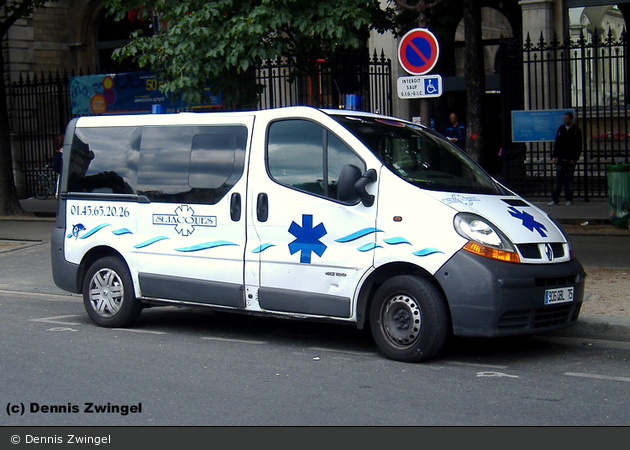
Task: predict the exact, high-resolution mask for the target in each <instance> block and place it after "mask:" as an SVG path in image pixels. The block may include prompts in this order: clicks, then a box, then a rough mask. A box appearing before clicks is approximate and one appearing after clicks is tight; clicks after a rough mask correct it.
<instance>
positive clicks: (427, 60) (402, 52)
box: [397, 28, 442, 125]
mask: <svg viewBox="0 0 630 450" xmlns="http://www.w3.org/2000/svg"><path fill="white" fill-rule="evenodd" d="M439 57H440V44H439V42H438V40H437V38H436V37H435V35H434V34H433V33H431V32H430V31H429V30H428V29H426V28H414V29H413V30H411V31H409V32H408V33H407V34H405V35H404V36H403V37H402V39H401V40H400V44H399V45H398V61H399V62H400V65H401V66H402V68H403V69H405V71H407V72H408V73H409V74H410V75H413V76H411V77H400V78H398V83H397V84H398V97H399V98H401V99H414V98H419V99H421V100H420V116H421V119H420V120H421V121H422V122H423V123H424V125H428V124H429V122H430V117H429V115H430V105H429V102H428V101H427V99H428V98H435V97H439V96H441V95H442V77H441V76H439V75H431V76H427V77H423V75H426V74H428V73H429V72H431V70H433V68H434V67H435V65H436V64H437V62H438V58H439Z"/></svg>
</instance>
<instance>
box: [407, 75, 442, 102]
mask: <svg viewBox="0 0 630 450" xmlns="http://www.w3.org/2000/svg"><path fill="white" fill-rule="evenodd" d="M441 95H442V77H441V76H440V75H424V76H419V77H400V78H398V98H401V99H403V100H405V99H411V98H434V97H439V96H441Z"/></svg>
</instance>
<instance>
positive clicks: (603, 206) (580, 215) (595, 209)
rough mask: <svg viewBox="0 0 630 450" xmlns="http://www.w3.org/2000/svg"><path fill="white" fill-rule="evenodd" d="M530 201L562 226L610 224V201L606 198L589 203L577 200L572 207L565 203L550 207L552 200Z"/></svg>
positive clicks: (592, 200)
mask: <svg viewBox="0 0 630 450" xmlns="http://www.w3.org/2000/svg"><path fill="white" fill-rule="evenodd" d="M529 201H530V202H531V203H533V204H534V205H536V206H538V207H539V208H540V209H542V210H543V211H545V212H546V213H547V214H549V215H550V216H551V217H553V218H554V219H556V220H557V221H558V222H560V223H562V224H567V225H576V224H579V223H582V222H587V221H588V222H590V223H591V224H595V223H608V199H605V198H597V199H591V200H590V201H588V202H585V201H584V200H583V199H576V200H575V201H574V202H573V205H571V206H566V205H565V204H564V203H560V204H559V205H553V206H549V205H548V204H547V203H549V202H550V201H551V200H550V199H546V200H541V199H539V198H537V199H535V200H533V199H530V200H529Z"/></svg>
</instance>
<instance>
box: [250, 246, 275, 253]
mask: <svg viewBox="0 0 630 450" xmlns="http://www.w3.org/2000/svg"><path fill="white" fill-rule="evenodd" d="M271 247H275V245H273V244H263V245H261V246H259V247H256V248H255V249H254V250H252V253H262V252H264V251H265V250H267V249H268V248H271Z"/></svg>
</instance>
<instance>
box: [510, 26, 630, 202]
mask: <svg viewBox="0 0 630 450" xmlns="http://www.w3.org/2000/svg"><path fill="white" fill-rule="evenodd" d="M627 45H628V42H627V40H626V34H625V32H624V33H623V34H622V35H621V36H619V37H618V38H617V37H615V36H613V34H612V32H611V31H609V32H608V34H607V35H603V36H602V35H600V34H597V32H594V33H593V34H592V35H589V36H588V38H587V37H585V36H584V35H581V36H580V37H579V38H578V39H570V38H567V40H566V41H565V42H560V41H559V40H558V39H553V40H552V41H551V42H547V41H545V39H544V38H543V37H542V36H541V38H540V40H539V41H538V43H534V42H533V41H532V40H531V39H530V38H529V36H528V38H527V40H526V42H525V45H524V46H523V47H515V46H513V45H512V46H510V45H506V49H507V50H506V51H505V54H506V56H508V58H509V57H511V58H512V60H515V59H520V60H521V61H522V64H521V66H520V68H519V65H518V64H514V63H512V64H509V65H508V66H509V68H510V69H509V71H507V72H506V73H504V74H503V76H504V77H506V79H508V80H510V79H511V80H518V79H519V78H520V79H522V80H523V82H522V87H523V88H524V89H523V90H522V91H521V90H520V89H518V88H517V89H516V91H517V92H513V93H511V94H507V95H510V96H511V98H512V102H511V107H510V109H523V107H524V109H526V110H543V109H574V110H575V113H576V123H577V125H578V126H579V127H580V128H581V130H582V133H583V137H584V148H583V151H582V157H581V158H580V160H579V162H578V166H577V169H576V196H579V197H583V198H585V199H587V200H588V199H589V198H590V197H605V196H606V195H607V181H606V165H608V164H613V163H627V162H628V159H629V153H628V148H629V144H630V129H629V123H628V121H629V119H630V117H629V115H628V112H629V111H628V102H627V99H626V92H627V83H628V73H627V70H628V63H629V62H628V60H627ZM510 53H512V55H511V56H510ZM515 53H516V54H515ZM519 72H520V73H519ZM516 84H517V85H518V83H516ZM504 86H505V87H506V88H507V89H510V85H509V84H504ZM515 87H517V86H515ZM520 92H524V95H523V97H522V98H515V97H517V96H519V95H521V94H520ZM560 125H561V124H558V126H560ZM509 151H510V152H511V157H510V155H508V160H507V167H506V171H507V176H506V178H507V179H509V180H510V183H511V187H513V188H514V189H516V190H518V191H519V192H520V193H522V194H525V195H529V196H550V195H551V190H552V188H553V179H554V175H555V174H554V167H553V165H552V164H551V155H552V151H553V144H552V143H549V142H545V143H541V142H530V143H527V144H525V146H523V145H522V144H520V145H519V144H511V145H510V146H509Z"/></svg>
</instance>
